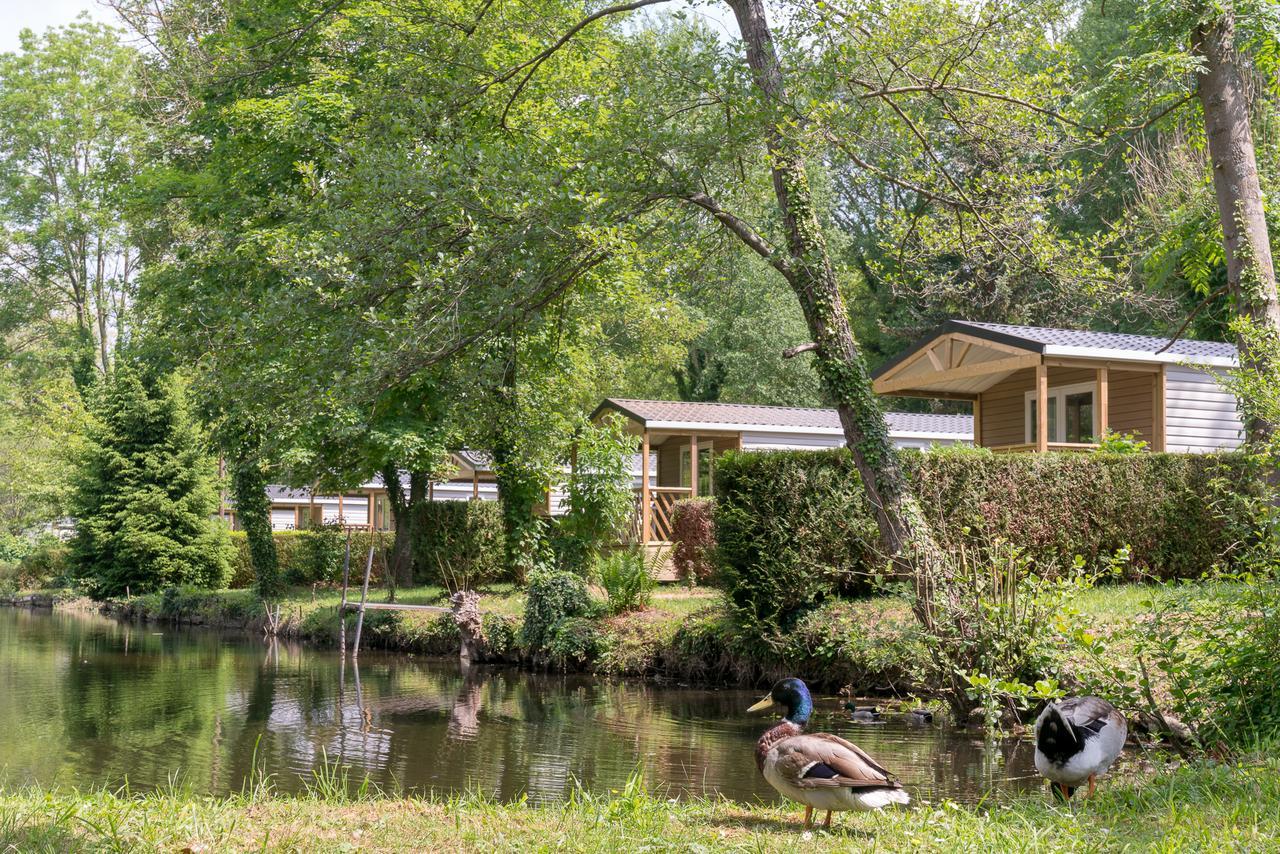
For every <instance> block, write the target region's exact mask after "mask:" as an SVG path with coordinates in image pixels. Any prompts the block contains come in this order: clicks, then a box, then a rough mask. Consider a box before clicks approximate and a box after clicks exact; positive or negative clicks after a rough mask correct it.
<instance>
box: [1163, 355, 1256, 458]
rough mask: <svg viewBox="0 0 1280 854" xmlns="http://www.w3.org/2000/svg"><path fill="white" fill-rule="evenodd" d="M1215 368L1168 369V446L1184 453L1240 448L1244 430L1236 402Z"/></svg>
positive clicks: (1166, 406)
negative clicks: (1203, 369) (1222, 383)
mask: <svg viewBox="0 0 1280 854" xmlns="http://www.w3.org/2000/svg"><path fill="white" fill-rule="evenodd" d="M1220 380H1221V374H1220V372H1219V371H1217V370H1214V369H1209V370H1205V371H1202V370H1196V369H1195V368H1187V367H1184V366H1182V365H1169V366H1168V367H1166V368H1165V381H1164V398H1165V447H1166V449H1167V450H1169V451H1175V452H1182V453H1192V454H1195V453H1206V452H1209V451H1219V450H1224V449H1230V448H1238V447H1239V446H1240V444H1241V442H1242V441H1243V439H1244V428H1243V426H1242V424H1241V422H1240V413H1239V411H1238V410H1237V409H1236V399H1235V396H1234V395H1232V394H1231V392H1229V391H1227V390H1226V389H1225V388H1223V387H1222V385H1221V382H1220Z"/></svg>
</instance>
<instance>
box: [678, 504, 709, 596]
mask: <svg viewBox="0 0 1280 854" xmlns="http://www.w3.org/2000/svg"><path fill="white" fill-rule="evenodd" d="M714 511H715V500H714V499H711V498H685V499H683V500H681V501H677V502H676V504H675V507H674V508H673V509H672V513H671V538H672V539H673V540H674V541H675V550H674V552H673V553H672V555H671V562H672V563H673V564H674V565H675V570H676V574H677V575H679V576H680V577H681V578H683V579H684V580H685V581H687V582H689V583H690V584H694V583H697V582H704V583H705V582H706V581H708V580H710V578H711V573H712V569H713V564H712V551H713V550H714V549H715V546H716V529H715V523H714V517H713V513H714Z"/></svg>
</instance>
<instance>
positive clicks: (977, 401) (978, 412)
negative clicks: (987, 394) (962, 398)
mask: <svg viewBox="0 0 1280 854" xmlns="http://www.w3.org/2000/svg"><path fill="white" fill-rule="evenodd" d="M973 446H974V447H975V448H981V447H982V395H981V394H978V396H977V397H975V398H974V399H973Z"/></svg>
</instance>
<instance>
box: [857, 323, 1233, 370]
mask: <svg viewBox="0 0 1280 854" xmlns="http://www.w3.org/2000/svg"><path fill="white" fill-rule="evenodd" d="M949 332H963V333H965V334H968V335H973V336H975V337H977V338H983V339H985V340H987V341H994V342H997V343H1000V344H1009V345H1010V346H1013V347H1020V348H1022V349H1024V350H1027V351H1028V352H1031V353H1043V352H1045V348H1046V347H1082V348H1090V349H1095V350H1114V351H1116V352H1118V353H1125V354H1132V355H1131V356H1129V358H1131V359H1135V360H1142V359H1143V357H1146V359H1151V358H1152V357H1154V356H1156V355H1157V352H1158V351H1159V352H1162V353H1163V354H1168V356H1169V357H1172V359H1174V360H1178V359H1179V358H1182V359H1186V360H1187V361H1192V362H1194V361H1196V360H1197V359H1234V358H1236V346H1235V345H1234V344H1224V343H1223V342H1221V341H1196V340H1193V339H1190V338H1179V339H1178V340H1177V341H1175V342H1173V346H1171V347H1169V348H1168V349H1167V350H1166V349H1163V348H1164V347H1165V345H1166V344H1168V343H1169V339H1168V338H1161V337H1158V336H1154V335H1130V334H1129V333H1127V332H1092V331H1089V330H1087V329H1057V328H1054V327H1049V326H1017V325H1014V324H1010V323H982V322H979V321H976V320H948V321H947V322H945V323H943V324H942V325H941V326H939V327H938V328H937V329H935V330H933V331H932V332H930V333H929V334H928V335H926V336H925V337H924V338H921V339H920V340H919V341H917V342H916V343H915V344H913V345H912V346H910V347H908V348H907V349H905V350H904V351H903V352H902V353H900V354H899V355H898V356H897V357H895V358H893V359H890V360H889V361H888V362H886V363H884V364H883V365H881V366H880V367H879V368H877V369H876V370H875V371H874V372H873V374H872V375H873V376H874V377H876V378H879V377H881V376H883V375H884V374H886V373H887V372H888V371H889V370H890V369H891V368H893V367H894V366H895V365H897V364H899V363H900V362H902V361H904V360H906V359H907V358H908V357H910V356H911V355H913V354H914V353H917V352H919V350H920V348H921V347H924V346H925V345H926V344H928V343H929V342H930V341H932V340H934V339H935V338H937V337H938V336H939V335H945V334H947V333H949Z"/></svg>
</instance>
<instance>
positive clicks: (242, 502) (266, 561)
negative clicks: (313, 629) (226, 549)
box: [231, 441, 284, 600]
mask: <svg viewBox="0 0 1280 854" xmlns="http://www.w3.org/2000/svg"><path fill="white" fill-rule="evenodd" d="M231 494H232V500H233V501H234V502H235V507H236V518H238V519H239V520H240V527H241V528H243V529H244V533H245V539H246V540H247V542H248V546H249V562H250V563H251V564H252V565H253V575H254V586H255V587H256V588H257V590H258V595H259V596H261V597H262V598H263V599H266V600H271V599H275V598H277V597H279V596H280V594H281V593H283V592H284V583H283V580H282V579H281V578H280V565H279V561H278V559H277V556H276V541H275V536H274V534H273V532H272V530H271V501H270V499H269V498H268V497H267V475H266V471H265V470H264V468H263V465H262V460H261V458H259V456H258V454H257V449H256V448H255V447H252V446H250V443H249V442H248V441H245V442H244V443H243V446H242V447H241V448H240V449H239V454H238V459H236V460H235V461H234V462H233V463H232V466H231Z"/></svg>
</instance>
